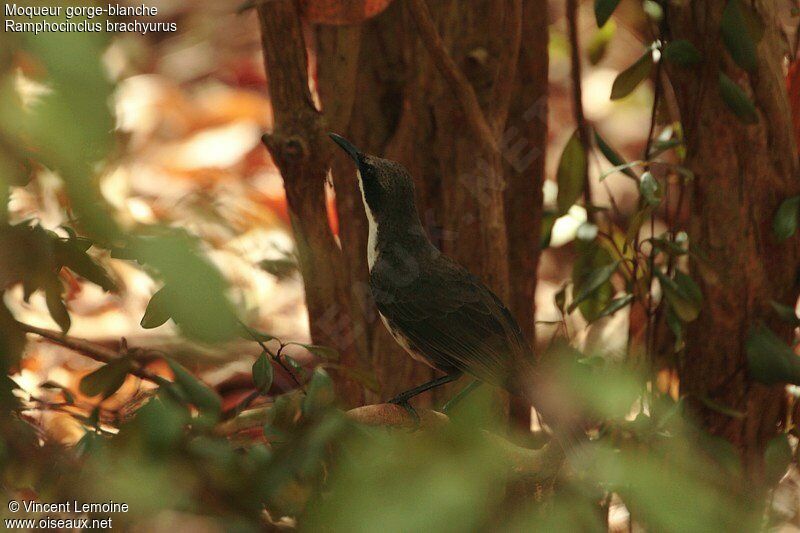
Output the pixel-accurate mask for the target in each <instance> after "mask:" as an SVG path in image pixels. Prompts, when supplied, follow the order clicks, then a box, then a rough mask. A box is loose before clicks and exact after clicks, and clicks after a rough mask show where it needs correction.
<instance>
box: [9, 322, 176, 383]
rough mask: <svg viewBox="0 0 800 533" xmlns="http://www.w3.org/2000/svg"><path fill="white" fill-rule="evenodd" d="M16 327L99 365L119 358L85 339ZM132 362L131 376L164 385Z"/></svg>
mask: <svg viewBox="0 0 800 533" xmlns="http://www.w3.org/2000/svg"><path fill="white" fill-rule="evenodd" d="M17 326H18V327H19V329H21V330H22V331H25V332H27V333H33V334H34V335H38V336H40V337H42V338H45V339H47V340H49V341H50V342H53V343H55V344H58V345H60V346H64V347H65V348H69V349H70V350H73V351H75V352H78V353H79V354H81V355H84V356H86V357H89V358H90V359H94V360H95V361H99V362H101V363H110V362H112V361H114V360H116V359H119V358H120V354H119V353H117V352H115V351H114V350H111V349H109V348H106V347H105V346H102V345H100V344H97V343H94V342H92V341H90V340H87V339H81V338H78V337H71V336H69V335H64V334H63V333H60V332H58V331H53V330H49V329H44V328H38V327H36V326H31V325H30V324H25V323H24V322H17ZM133 362H134V365H135V366H134V367H133V368H131V370H130V373H131V374H133V375H134V376H137V377H139V378H141V379H146V380H147V381H150V382H153V383H155V384H157V385H162V384H164V382H165V380H164V378H162V377H161V376H158V375H156V374H153V373H152V372H150V371H148V370H146V369H144V368H142V367H141V366H140V363H139V362H138V361H136V359H133Z"/></svg>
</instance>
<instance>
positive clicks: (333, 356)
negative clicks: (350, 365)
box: [287, 342, 339, 361]
mask: <svg viewBox="0 0 800 533" xmlns="http://www.w3.org/2000/svg"><path fill="white" fill-rule="evenodd" d="M287 344H294V345H296V346H302V347H303V348H305V349H306V350H308V351H309V352H311V353H313V354H314V355H316V356H317V357H321V358H322V359H326V360H328V361H335V360H337V359H339V352H338V351H336V349H335V348H331V347H330V346H321V345H319V344H303V343H302V342H289V343H287Z"/></svg>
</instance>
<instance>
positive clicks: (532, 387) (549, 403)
mask: <svg viewBox="0 0 800 533" xmlns="http://www.w3.org/2000/svg"><path fill="white" fill-rule="evenodd" d="M521 367H522V368H521V371H520V372H518V373H517V374H516V376H515V379H513V380H512V383H511V386H510V387H509V391H510V392H511V393H512V394H515V395H518V396H520V397H522V398H524V399H525V400H527V401H528V402H529V403H530V404H531V405H532V406H533V407H534V408H535V409H536V412H537V413H538V414H539V415H540V416H541V418H542V420H543V422H544V423H545V424H546V425H547V426H548V428H549V429H550V431H551V432H552V435H553V438H554V439H555V441H556V442H557V443H558V444H559V446H560V447H561V449H562V451H563V452H564V455H565V456H566V457H567V459H568V460H573V459H577V460H578V461H579V462H580V461H583V460H585V459H586V453H587V449H586V446H587V444H588V442H589V439H588V437H587V436H586V432H585V431H584V429H583V425H582V423H581V417H580V415H579V413H578V412H577V411H576V410H575V409H573V408H571V407H570V404H571V401H570V398H568V397H566V396H565V395H567V394H568V393H567V391H565V390H563V389H562V388H561V387H559V386H558V385H557V384H556V383H555V380H553V379H547V378H546V377H545V376H544V375H543V374H542V373H541V372H539V371H537V369H534V367H533V366H532V365H530V364H527V363H525V364H523V365H521ZM551 377H552V376H551Z"/></svg>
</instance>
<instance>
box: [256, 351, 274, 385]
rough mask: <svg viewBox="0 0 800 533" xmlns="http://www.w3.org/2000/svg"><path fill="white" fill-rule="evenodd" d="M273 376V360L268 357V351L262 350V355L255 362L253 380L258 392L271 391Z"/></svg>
mask: <svg viewBox="0 0 800 533" xmlns="http://www.w3.org/2000/svg"><path fill="white" fill-rule="evenodd" d="M273 377H274V374H273V369H272V362H270V360H269V357H267V352H261V355H259V356H258V359H256V361H255V363H253V382H254V383H255V384H256V389H258V392H260V393H261V394H266V393H267V392H269V389H270V387H272V379H273Z"/></svg>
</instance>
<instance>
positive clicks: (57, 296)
mask: <svg viewBox="0 0 800 533" xmlns="http://www.w3.org/2000/svg"><path fill="white" fill-rule="evenodd" d="M63 290H64V286H63V285H62V284H61V281H60V280H59V279H58V278H53V281H52V282H49V283H48V284H47V287H46V288H45V301H46V303H47V311H48V312H49V313H50V316H51V317H52V318H53V320H54V321H55V323H56V324H58V327H59V328H60V329H61V331H62V333H66V332H67V331H69V328H70V326H71V325H72V320H70V318H69V312H68V311H67V306H66V305H64V302H63V301H62V300H61V293H62V292H63Z"/></svg>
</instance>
